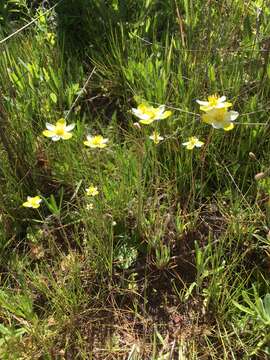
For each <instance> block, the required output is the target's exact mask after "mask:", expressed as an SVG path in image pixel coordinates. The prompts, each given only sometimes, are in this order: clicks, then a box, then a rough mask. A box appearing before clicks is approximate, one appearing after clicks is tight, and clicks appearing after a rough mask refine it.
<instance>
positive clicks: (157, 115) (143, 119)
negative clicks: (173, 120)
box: [132, 104, 172, 125]
mask: <svg viewBox="0 0 270 360" xmlns="http://www.w3.org/2000/svg"><path fill="white" fill-rule="evenodd" d="M132 113H133V114H134V115H135V116H137V117H138V118H139V119H140V120H139V122H140V123H141V124H143V125H149V124H152V122H154V121H156V120H162V119H166V118H167V117H169V116H171V114H172V112H171V111H165V105H160V106H159V107H157V108H154V107H153V106H149V105H148V104H140V105H139V106H138V108H137V109H135V108H132Z"/></svg>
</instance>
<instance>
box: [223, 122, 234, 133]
mask: <svg viewBox="0 0 270 360" xmlns="http://www.w3.org/2000/svg"><path fill="white" fill-rule="evenodd" d="M233 128H234V124H233V123H230V124H228V125H226V126H225V127H224V128H223V129H224V130H225V131H230V130H232V129H233Z"/></svg>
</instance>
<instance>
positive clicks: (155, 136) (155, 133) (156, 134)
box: [149, 130, 164, 144]
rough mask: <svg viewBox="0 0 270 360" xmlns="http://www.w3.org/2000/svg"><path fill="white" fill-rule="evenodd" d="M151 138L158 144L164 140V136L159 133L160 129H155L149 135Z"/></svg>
mask: <svg viewBox="0 0 270 360" xmlns="http://www.w3.org/2000/svg"><path fill="white" fill-rule="evenodd" d="M149 139H151V140H153V142H154V144H158V143H159V142H160V141H162V140H164V137H162V136H160V135H159V132H158V131H156V130H155V131H154V132H153V134H152V135H151V136H149Z"/></svg>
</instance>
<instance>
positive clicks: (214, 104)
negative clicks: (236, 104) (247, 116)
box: [196, 95, 232, 112]
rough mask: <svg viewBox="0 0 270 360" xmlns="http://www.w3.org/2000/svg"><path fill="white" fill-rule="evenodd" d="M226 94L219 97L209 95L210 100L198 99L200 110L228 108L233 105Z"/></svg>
mask: <svg viewBox="0 0 270 360" xmlns="http://www.w3.org/2000/svg"><path fill="white" fill-rule="evenodd" d="M225 100H226V96H221V97H218V96H217V95H211V96H208V101H201V100H196V101H197V103H198V104H199V105H201V106H200V110H202V111H205V112H208V111H211V110H213V109H228V108H229V107H230V106H232V104H231V103H229V102H226V101H225Z"/></svg>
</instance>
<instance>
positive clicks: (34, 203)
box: [22, 196, 42, 209]
mask: <svg viewBox="0 0 270 360" xmlns="http://www.w3.org/2000/svg"><path fill="white" fill-rule="evenodd" d="M41 202H42V199H41V198H40V197H39V196H35V197H31V196H27V201H26V202H24V203H23V204H22V206H24V207H28V208H33V209H37V208H39V207H40V203H41Z"/></svg>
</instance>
